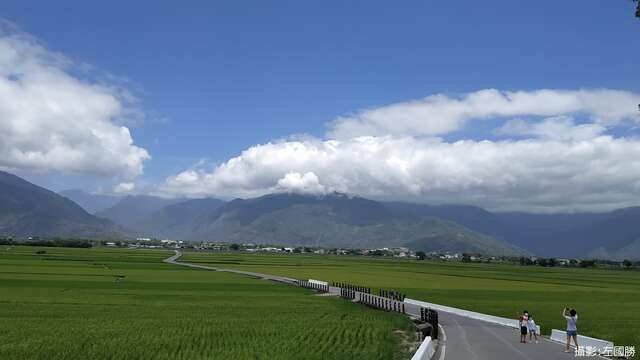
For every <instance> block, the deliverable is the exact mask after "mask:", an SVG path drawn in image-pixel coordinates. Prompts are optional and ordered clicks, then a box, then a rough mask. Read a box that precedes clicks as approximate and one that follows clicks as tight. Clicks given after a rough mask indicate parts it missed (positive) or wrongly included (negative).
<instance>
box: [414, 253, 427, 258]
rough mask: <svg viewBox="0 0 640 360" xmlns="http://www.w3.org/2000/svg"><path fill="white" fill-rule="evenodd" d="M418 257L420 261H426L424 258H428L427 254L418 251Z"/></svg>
mask: <svg viewBox="0 0 640 360" xmlns="http://www.w3.org/2000/svg"><path fill="white" fill-rule="evenodd" d="M416 257H417V258H418V260H424V258H425V257H427V254H425V252H424V251H416Z"/></svg>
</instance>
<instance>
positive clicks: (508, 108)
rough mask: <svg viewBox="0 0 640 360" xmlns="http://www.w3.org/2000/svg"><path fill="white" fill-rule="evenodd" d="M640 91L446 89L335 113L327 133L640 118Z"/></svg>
mask: <svg viewBox="0 0 640 360" xmlns="http://www.w3.org/2000/svg"><path fill="white" fill-rule="evenodd" d="M638 103H640V94H636V93H632V92H628V91H620V90H610V89H599V90H548V89H544V90H535V91H499V90H496V89H486V90H480V91H476V92H472V93H468V94H465V95H463V96H460V97H450V96H446V95H442V94H437V95H432V96H428V97H426V98H424V99H421V100H414V101H408V102H402V103H397V104H392V105H388V106H383V107H378V108H373V109H366V110H362V111H360V112H357V113H355V114H352V115H348V116H341V117H339V118H337V119H336V120H335V121H334V123H333V127H332V128H331V130H330V131H329V133H328V136H329V138H335V139H350V138H353V137H357V136H386V135H395V136H425V135H442V134H447V133H451V132H454V131H457V130H460V129H462V128H463V127H464V125H465V123H466V122H467V121H469V120H474V119H489V118H497V117H518V116H539V117H549V116H558V115H570V114H576V113H580V114H585V115H587V116H588V117H589V119H590V120H591V121H592V122H596V123H600V124H604V125H611V124H617V123H620V122H623V121H635V122H640V116H639V115H638Z"/></svg>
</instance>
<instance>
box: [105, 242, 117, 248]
mask: <svg viewBox="0 0 640 360" xmlns="http://www.w3.org/2000/svg"><path fill="white" fill-rule="evenodd" d="M107 246H109V247H116V243H114V242H108V243H107Z"/></svg>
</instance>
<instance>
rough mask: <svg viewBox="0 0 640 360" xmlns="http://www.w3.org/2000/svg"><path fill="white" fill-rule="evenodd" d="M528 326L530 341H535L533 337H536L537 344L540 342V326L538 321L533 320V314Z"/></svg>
mask: <svg viewBox="0 0 640 360" xmlns="http://www.w3.org/2000/svg"><path fill="white" fill-rule="evenodd" d="M527 328H529V342H533V339H532V338H533V337H535V338H536V344H537V343H538V327H537V326H536V321H535V320H533V315H531V314H529V320H527Z"/></svg>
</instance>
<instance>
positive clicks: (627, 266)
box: [622, 259, 633, 269]
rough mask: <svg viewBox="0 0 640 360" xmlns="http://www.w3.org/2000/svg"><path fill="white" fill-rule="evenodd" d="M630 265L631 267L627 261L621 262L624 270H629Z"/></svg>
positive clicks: (630, 263)
mask: <svg viewBox="0 0 640 360" xmlns="http://www.w3.org/2000/svg"><path fill="white" fill-rule="evenodd" d="M631 265H633V263H632V262H631V260H629V259H624V261H623V262H622V266H624V268H625V269H631Z"/></svg>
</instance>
